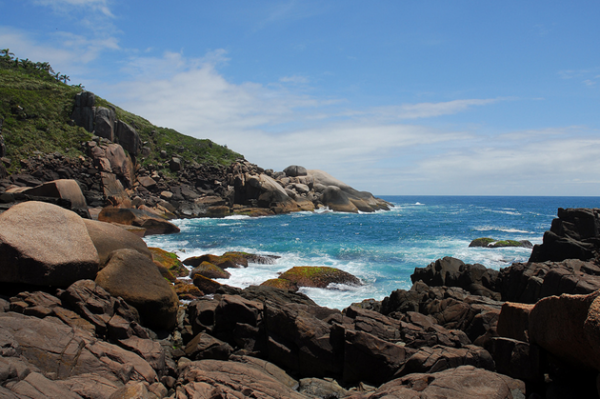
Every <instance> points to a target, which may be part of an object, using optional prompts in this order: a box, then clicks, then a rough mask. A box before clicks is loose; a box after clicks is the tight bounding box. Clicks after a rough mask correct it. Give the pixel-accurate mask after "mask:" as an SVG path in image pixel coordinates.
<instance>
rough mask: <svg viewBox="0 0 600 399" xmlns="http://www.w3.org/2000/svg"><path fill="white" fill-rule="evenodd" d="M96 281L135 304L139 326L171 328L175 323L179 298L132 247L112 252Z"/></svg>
mask: <svg viewBox="0 0 600 399" xmlns="http://www.w3.org/2000/svg"><path fill="white" fill-rule="evenodd" d="M96 283H97V284H98V285H100V286H101V287H102V288H104V289H105V290H106V291H108V292H109V293H110V294H111V295H113V296H120V297H122V298H123V299H125V301H127V302H128V303H129V304H131V305H132V306H133V307H135V308H136V309H137V310H138V312H139V314H140V317H141V320H142V324H143V325H146V326H148V327H151V328H156V329H164V330H171V329H173V327H175V325H176V324H177V308H178V306H179V301H178V299H177V295H176V294H175V291H174V290H173V287H172V286H171V285H170V284H169V283H168V282H166V281H165V280H164V279H163V277H162V276H161V275H160V273H159V272H158V269H157V268H156V266H155V265H154V263H153V262H152V260H150V259H148V257H146V256H144V255H142V254H141V253H139V252H137V251H135V250H133V249H119V250H116V251H114V252H113V253H112V254H111V256H110V257H109V259H108V261H107V263H106V266H105V267H104V268H103V269H102V270H101V271H100V272H99V273H98V276H97V277H96Z"/></svg>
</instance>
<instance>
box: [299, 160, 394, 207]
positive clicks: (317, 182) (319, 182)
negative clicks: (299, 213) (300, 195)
mask: <svg viewBox="0 0 600 399" xmlns="http://www.w3.org/2000/svg"><path fill="white" fill-rule="evenodd" d="M308 176H309V177H310V178H311V179H312V181H313V184H314V189H315V191H317V192H320V193H322V197H321V202H322V203H323V204H324V205H326V206H328V207H329V208H330V209H332V210H336V209H335V208H336V207H339V208H340V211H341V212H357V211H358V210H360V211H361V212H373V211H376V210H389V209H390V204H389V203H388V202H386V201H383V200H381V199H379V198H375V197H374V196H373V194H371V193H369V192H366V191H358V190H355V189H354V188H352V187H350V186H349V185H347V184H346V183H344V182H342V181H340V180H338V179H336V178H334V177H333V176H331V175H330V174H328V173H326V172H323V171H322V170H316V169H313V170H309V171H308ZM332 187H333V189H331V190H328V188H332ZM335 188H338V189H339V190H336V189H335Z"/></svg>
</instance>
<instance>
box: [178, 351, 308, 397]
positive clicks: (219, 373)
mask: <svg viewBox="0 0 600 399" xmlns="http://www.w3.org/2000/svg"><path fill="white" fill-rule="evenodd" d="M178 385H180V386H179V387H178V388H177V398H178V399H192V398H215V399H216V398H218V397H221V398H228V397H231V398H234V397H243V396H245V397H251V396H254V397H257V398H265V399H275V398H286V399H306V396H304V395H302V394H300V393H298V392H296V391H295V390H294V389H292V388H290V387H289V386H287V385H285V384H284V383H283V382H280V381H279V380H278V379H277V378H275V377H274V376H272V375H271V374H269V373H268V372H265V370H264V369H262V368H259V367H256V366H255V365H253V364H247V363H238V362H225V361H221V360H200V361H196V362H189V363H186V364H184V365H183V367H182V368H181V373H180V376H179V380H178ZM240 394H241V395H243V396H240Z"/></svg>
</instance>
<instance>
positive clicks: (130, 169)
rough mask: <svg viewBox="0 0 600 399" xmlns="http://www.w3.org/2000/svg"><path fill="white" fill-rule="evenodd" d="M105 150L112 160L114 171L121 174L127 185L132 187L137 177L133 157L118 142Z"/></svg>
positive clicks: (111, 165)
mask: <svg viewBox="0 0 600 399" xmlns="http://www.w3.org/2000/svg"><path fill="white" fill-rule="evenodd" d="M104 151H105V153H106V158H107V159H108V160H109V162H110V167H111V169H112V172H113V173H115V174H116V175H117V176H119V177H120V178H121V181H122V182H125V183H126V187H131V185H132V184H133V181H134V177H135V171H134V164H133V161H132V160H131V157H130V156H129V155H128V154H126V153H125V151H124V150H123V147H122V146H120V145H118V144H109V145H107V146H106V148H105V149H104Z"/></svg>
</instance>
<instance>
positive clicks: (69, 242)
mask: <svg viewBox="0 0 600 399" xmlns="http://www.w3.org/2000/svg"><path fill="white" fill-rule="evenodd" d="M98 262H99V258H98V252H97V251H96V248H95V247H94V243H93V242H92V240H91V239H90V236H89V234H88V231H87V228H86V225H85V223H84V222H83V219H81V217H79V216H78V215H76V214H75V213H74V212H71V211H68V210H65V209H63V208H61V207H58V206H55V205H50V204H46V203H43V202H36V201H30V202H24V203H21V204H18V205H15V206H13V207H12V208H10V209H9V210H8V211H6V212H4V213H3V214H1V215H0V281H3V282H8V283H26V284H34V285H44V286H56V287H67V286H69V285H70V284H71V283H73V282H74V281H77V280H81V279H87V278H89V279H93V278H95V277H96V273H97V271H98Z"/></svg>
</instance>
